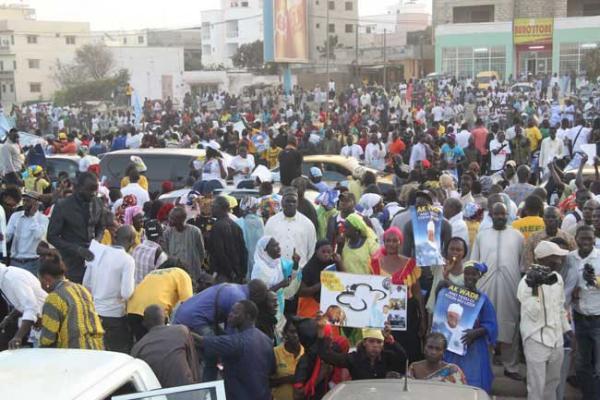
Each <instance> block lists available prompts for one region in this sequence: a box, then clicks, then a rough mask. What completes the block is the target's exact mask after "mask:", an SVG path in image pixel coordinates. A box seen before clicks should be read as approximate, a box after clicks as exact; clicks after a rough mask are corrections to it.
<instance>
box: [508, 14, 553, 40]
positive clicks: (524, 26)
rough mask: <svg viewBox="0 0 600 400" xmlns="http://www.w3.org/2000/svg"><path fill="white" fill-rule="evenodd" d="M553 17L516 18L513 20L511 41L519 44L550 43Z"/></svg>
mask: <svg viewBox="0 0 600 400" xmlns="http://www.w3.org/2000/svg"><path fill="white" fill-rule="evenodd" d="M553 33H554V19H552V18H517V19H515V20H514V21H513V41H514V44H515V45H520V44H534V43H535V44H548V43H552V34H553Z"/></svg>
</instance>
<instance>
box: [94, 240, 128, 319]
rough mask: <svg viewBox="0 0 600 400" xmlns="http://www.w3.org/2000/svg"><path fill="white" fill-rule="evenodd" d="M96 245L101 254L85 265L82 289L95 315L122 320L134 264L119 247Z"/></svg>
mask: <svg viewBox="0 0 600 400" xmlns="http://www.w3.org/2000/svg"><path fill="white" fill-rule="evenodd" d="M97 246H98V248H100V249H101V253H100V254H94V255H95V256H96V258H95V259H94V261H92V262H89V263H86V265H87V268H86V270H85V275H84V276H83V286H85V287H86V288H87V289H88V290H89V291H90V293H91V294H92V297H93V298H94V306H95V307H96V312H97V313H98V315H100V316H102V317H115V318H120V317H123V316H124V315H125V313H126V310H127V300H128V299H129V298H130V297H131V295H132V294H133V290H134V288H135V278H134V276H135V261H134V259H133V257H132V256H130V255H129V254H127V252H126V251H125V250H124V249H123V248H122V247H117V246H104V245H101V244H97Z"/></svg>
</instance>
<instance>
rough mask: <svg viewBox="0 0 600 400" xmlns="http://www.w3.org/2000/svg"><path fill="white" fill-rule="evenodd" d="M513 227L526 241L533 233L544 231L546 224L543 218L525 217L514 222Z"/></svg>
mask: <svg viewBox="0 0 600 400" xmlns="http://www.w3.org/2000/svg"><path fill="white" fill-rule="evenodd" d="M512 227H513V228H515V229H517V230H519V232H521V233H522V234H523V236H524V237H525V239H527V238H528V237H529V235H531V234H532V233H536V232H539V231H541V230H543V229H544V228H545V227H546V224H544V219H543V218H542V217H524V218H519V219H518V220H516V221H515V222H513V223H512Z"/></svg>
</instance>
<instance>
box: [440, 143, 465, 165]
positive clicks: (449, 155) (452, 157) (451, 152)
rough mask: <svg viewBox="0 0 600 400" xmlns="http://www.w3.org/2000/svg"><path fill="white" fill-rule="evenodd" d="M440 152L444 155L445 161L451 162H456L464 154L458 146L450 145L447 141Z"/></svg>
mask: <svg viewBox="0 0 600 400" xmlns="http://www.w3.org/2000/svg"><path fill="white" fill-rule="evenodd" d="M441 152H442V154H443V155H444V159H445V160H446V161H448V162H453V163H455V164H456V163H457V162H458V160H460V159H461V158H463V157H464V156H465V152H464V151H463V149H462V148H461V147H460V146H458V145H454V147H450V145H449V144H448V143H445V144H444V145H443V146H442V148H441Z"/></svg>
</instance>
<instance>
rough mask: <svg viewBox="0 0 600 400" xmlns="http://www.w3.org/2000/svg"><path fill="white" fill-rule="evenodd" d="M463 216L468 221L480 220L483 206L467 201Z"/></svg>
mask: <svg viewBox="0 0 600 400" xmlns="http://www.w3.org/2000/svg"><path fill="white" fill-rule="evenodd" d="M463 217H464V218H465V219H466V220H468V221H481V220H482V219H483V208H481V206H480V205H479V204H477V203H467V204H465V208H464V210H463Z"/></svg>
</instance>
